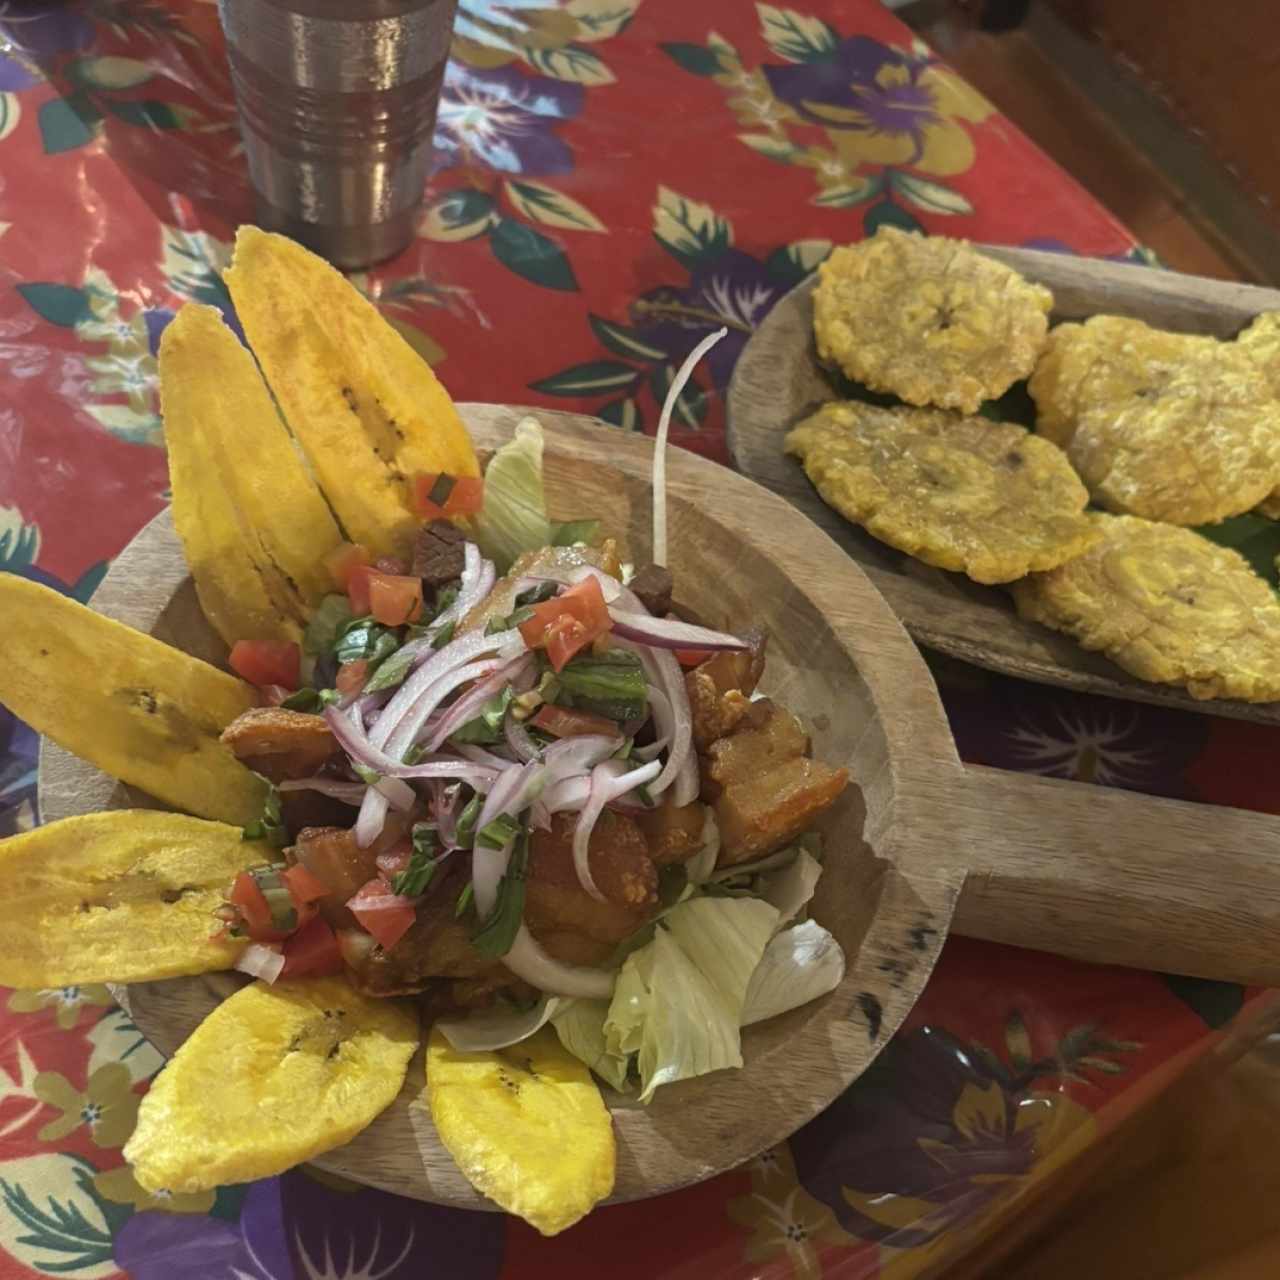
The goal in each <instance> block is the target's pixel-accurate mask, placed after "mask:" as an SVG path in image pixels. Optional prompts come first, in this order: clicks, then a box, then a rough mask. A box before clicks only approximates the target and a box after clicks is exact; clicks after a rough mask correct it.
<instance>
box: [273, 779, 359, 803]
mask: <svg viewBox="0 0 1280 1280" xmlns="http://www.w3.org/2000/svg"><path fill="white" fill-rule="evenodd" d="M277 789H278V790H280V791H318V792H319V793H320V794H321V795H322V796H332V797H333V798H334V799H335V800H341V801H342V803H343V804H353V805H359V804H360V802H361V801H362V800H363V799H364V792H365V786H364V783H363V782H343V781H342V779H341V778H319V777H317V778H289V779H286V780H285V781H284V782H281V783H278V784H277Z"/></svg>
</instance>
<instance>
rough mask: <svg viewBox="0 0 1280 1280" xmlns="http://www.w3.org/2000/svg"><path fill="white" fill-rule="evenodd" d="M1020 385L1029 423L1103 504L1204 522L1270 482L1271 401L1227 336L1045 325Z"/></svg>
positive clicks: (1244, 507)
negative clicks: (1036, 357) (1025, 384)
mask: <svg viewBox="0 0 1280 1280" xmlns="http://www.w3.org/2000/svg"><path fill="white" fill-rule="evenodd" d="M1030 391H1031V395H1032V398H1033V399H1034V400H1035V402H1036V408H1037V410H1038V415H1037V418H1036V430H1037V431H1038V432H1039V433H1040V434H1041V435H1044V436H1047V437H1048V438H1049V439H1050V440H1053V441H1055V442H1056V443H1057V444H1059V445H1061V446H1062V448H1064V449H1065V450H1066V451H1067V456H1068V457H1069V458H1070V459H1071V463H1072V465H1073V466H1074V467H1075V469H1076V470H1077V471H1078V472H1079V473H1080V477H1081V479H1083V480H1084V482H1085V484H1086V485H1088V487H1089V492H1090V493H1091V494H1092V495H1093V497H1094V500H1095V501H1097V502H1098V503H1099V504H1100V505H1102V506H1105V507H1107V508H1108V509H1110V510H1112V511H1117V512H1126V513H1128V514H1130V515H1138V516H1144V517H1146V518H1147V519H1149V520H1164V521H1167V522H1168V523H1170V524H1186V525H1197V524H1213V523H1215V522H1217V521H1219V520H1225V519H1226V518H1227V517H1228V516H1234V515H1239V514H1240V513H1241V512H1242V511H1248V510H1249V509H1250V508H1251V507H1255V506H1257V504H1258V503H1259V502H1261V501H1262V500H1263V499H1264V498H1265V497H1266V496H1267V495H1268V494H1269V493H1270V492H1271V491H1272V490H1273V489H1274V488H1276V486H1277V484H1280V403H1277V401H1276V400H1275V399H1274V397H1273V395H1272V391H1271V388H1270V386H1269V385H1268V383H1267V380H1266V378H1265V376H1264V375H1263V373H1262V372H1261V371H1260V370H1259V368H1258V367H1257V365H1256V364H1255V363H1254V361H1253V360H1252V359H1250V357H1249V356H1248V355H1247V354H1246V352H1245V351H1243V350H1242V349H1241V348H1240V347H1238V346H1237V345H1235V344H1233V343H1230V342H1219V341H1218V340H1217V339H1216V338H1206V337H1199V336H1193V335H1190V334H1182V333H1166V332H1164V331H1162V330H1160V329H1152V328H1151V327H1150V326H1148V325H1146V324H1144V323H1143V322H1142V321H1141V320H1131V319H1126V318H1124V317H1121V316H1094V317H1093V318H1092V319H1090V320H1087V321H1085V323H1084V324H1064V325H1059V326H1058V327H1057V328H1056V329H1054V330H1053V332H1052V333H1051V334H1050V335H1049V345H1048V347H1047V348H1046V350H1045V353H1044V355H1043V357H1041V360H1040V363H1039V364H1038V365H1037V366H1036V371H1035V373H1034V374H1033V375H1032V377H1031V382H1030Z"/></svg>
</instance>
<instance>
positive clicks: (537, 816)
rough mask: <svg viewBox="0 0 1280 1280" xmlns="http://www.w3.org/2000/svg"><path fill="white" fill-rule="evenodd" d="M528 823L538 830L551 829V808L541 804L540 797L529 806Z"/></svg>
mask: <svg viewBox="0 0 1280 1280" xmlns="http://www.w3.org/2000/svg"><path fill="white" fill-rule="evenodd" d="M529 825H530V826H531V827H536V828H537V830H539V831H550V830H551V810H550V809H548V808H547V806H546V805H545V804H543V802H542V800H541V798H539V799H537V800H535V801H534V802H533V804H531V805H530V806H529Z"/></svg>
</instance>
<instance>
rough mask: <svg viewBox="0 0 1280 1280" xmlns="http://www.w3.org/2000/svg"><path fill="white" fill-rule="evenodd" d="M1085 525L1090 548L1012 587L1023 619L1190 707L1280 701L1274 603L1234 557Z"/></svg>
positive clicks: (1122, 526)
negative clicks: (1180, 696)
mask: <svg viewBox="0 0 1280 1280" xmlns="http://www.w3.org/2000/svg"><path fill="white" fill-rule="evenodd" d="M1089 519H1090V520H1091V521H1092V523H1093V524H1094V525H1095V526H1096V527H1097V528H1098V530H1099V531H1100V532H1101V533H1102V535H1103V536H1102V540H1101V541H1100V542H1099V543H1098V544H1097V545H1096V546H1094V547H1093V548H1092V549H1091V550H1089V551H1086V552H1085V554H1084V555H1082V556H1079V557H1078V558H1077V559H1075V560H1071V561H1069V562H1068V563H1067V564H1065V565H1063V566H1062V567H1061V568H1059V569H1054V570H1053V571H1052V572H1050V573H1039V574H1033V575H1032V576H1031V577H1029V578H1026V579H1024V580H1023V581H1022V582H1019V583H1016V584H1015V585H1014V588H1013V594H1014V599H1015V600H1016V602H1017V605H1018V612H1019V613H1020V614H1021V615H1022V616H1023V617H1024V618H1030V619H1032V620H1033V621H1035V622H1042V623H1044V625H1045V626H1048V627H1053V628H1054V629H1055V630H1057V631H1065V632H1066V633H1067V634H1068V635H1070V636H1074V637H1075V639H1076V640H1078V641H1079V642H1080V643H1081V644H1082V645H1083V646H1084V647H1085V648H1086V649H1100V650H1102V652H1103V653H1105V654H1107V656H1108V657H1110V658H1111V659H1112V660H1113V661H1114V662H1116V663H1118V664H1119V665H1120V666H1122V667H1123V668H1124V669H1125V670H1126V671H1128V672H1130V673H1132V674H1133V675H1135V676H1139V677H1140V678H1141V679H1143V680H1152V681H1155V682H1156V683H1159V684H1176V685H1181V686H1183V687H1184V688H1186V690H1187V691H1188V692H1189V693H1190V694H1191V696H1192V697H1194V698H1243V699H1244V700H1245V701H1247V702H1273V701H1275V700H1277V699H1280V602H1278V601H1277V600H1276V597H1275V594H1274V592H1273V591H1272V590H1271V588H1270V586H1268V585H1267V583H1266V582H1265V581H1264V580H1263V579H1262V578H1260V577H1259V576H1258V575H1257V574H1256V573H1254V571H1253V569H1252V568H1251V567H1250V565H1249V562H1248V561H1247V560H1246V559H1245V558H1244V557H1243V556H1242V555H1241V554H1240V553H1239V552H1238V551H1233V550H1231V549H1230V548H1228V547H1220V546H1218V545H1217V544H1215V543H1213V542H1210V541H1209V540H1208V539H1207V538H1203V537H1201V536H1200V535H1199V534H1198V533H1193V532H1192V531H1191V530H1190V529H1179V528H1175V527H1174V526H1172V525H1166V524H1156V523H1154V522H1152V521H1149V520H1140V519H1138V518H1137V517H1136V516H1112V515H1104V514H1101V513H1094V514H1091V515H1090V517H1089Z"/></svg>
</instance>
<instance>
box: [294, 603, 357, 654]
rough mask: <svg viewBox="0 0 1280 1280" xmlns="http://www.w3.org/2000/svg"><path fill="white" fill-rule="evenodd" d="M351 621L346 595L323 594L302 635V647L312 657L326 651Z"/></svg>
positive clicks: (335, 642)
mask: <svg viewBox="0 0 1280 1280" xmlns="http://www.w3.org/2000/svg"><path fill="white" fill-rule="evenodd" d="M350 621H351V606H350V605H349V604H348V603H347V597H346V596H338V595H334V596H325V598H324V599H323V600H321V601H320V604H319V607H318V608H317V609H316V611H315V613H313V614H312V615H311V621H310V622H308V623H307V629H306V631H305V632H304V633H303V636H302V648H303V651H304V652H305V653H309V654H311V655H312V656H313V657H317V658H318V657H320V656H321V655H322V654H326V653H328V652H329V651H330V650H331V649H332V648H333V646H334V645H335V644H337V642H338V635H339V633H340V632H341V631H342V629H343V628H344V627H345V626H346V625H347V623H349V622H350Z"/></svg>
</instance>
